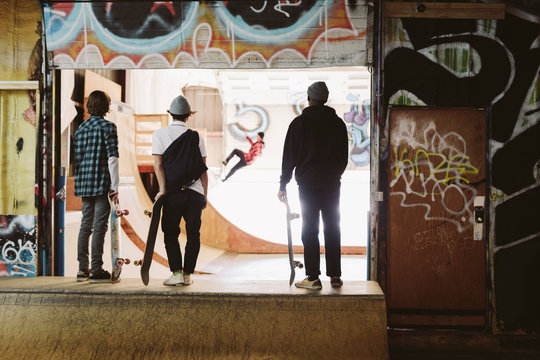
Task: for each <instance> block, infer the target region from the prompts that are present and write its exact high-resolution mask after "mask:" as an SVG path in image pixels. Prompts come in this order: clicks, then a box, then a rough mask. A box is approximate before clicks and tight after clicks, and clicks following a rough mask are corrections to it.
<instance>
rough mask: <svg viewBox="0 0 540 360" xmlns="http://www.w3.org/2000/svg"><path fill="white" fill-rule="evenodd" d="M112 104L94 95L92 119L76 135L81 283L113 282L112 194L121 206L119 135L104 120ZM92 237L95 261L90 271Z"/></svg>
mask: <svg viewBox="0 0 540 360" xmlns="http://www.w3.org/2000/svg"><path fill="white" fill-rule="evenodd" d="M110 104H111V99H110V98H109V95H107V93H105V92H103V91H99V90H96V91H93V92H92V93H91V94H90V96H88V101H87V103H86V109H87V110H88V113H89V114H90V118H89V119H88V120H86V121H85V122H83V123H82V124H81V126H79V127H78V128H77V131H75V135H74V144H73V145H74V147H75V196H78V197H82V219H81V228H80V230H79V239H78V243H77V253H78V255H77V260H78V261H79V272H78V273H77V281H85V280H88V279H90V282H108V281H111V274H110V273H109V272H108V271H107V270H104V269H103V268H102V265H103V243H104V242H105V233H106V232H107V227H108V221H109V213H110V212H111V206H110V205H109V199H108V198H107V197H108V196H109V194H110V195H111V198H112V199H113V202H114V203H115V204H118V182H119V175H118V157H119V154H118V135H117V131H116V125H115V124H113V123H112V122H110V121H107V120H105V119H104V118H103V116H105V114H107V113H108V112H109V107H110ZM90 235H92V261H91V264H90V265H91V266H90V267H89V261H88V255H89V254H88V245H89V238H90Z"/></svg>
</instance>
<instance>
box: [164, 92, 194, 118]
mask: <svg viewBox="0 0 540 360" xmlns="http://www.w3.org/2000/svg"><path fill="white" fill-rule="evenodd" d="M168 111H169V114H172V115H187V114H189V113H190V112H191V106H190V105H189V101H188V100H187V99H186V98H185V97H183V96H182V95H179V96H177V97H175V98H174V100H173V101H172V102H171V106H170V108H169V110H168Z"/></svg>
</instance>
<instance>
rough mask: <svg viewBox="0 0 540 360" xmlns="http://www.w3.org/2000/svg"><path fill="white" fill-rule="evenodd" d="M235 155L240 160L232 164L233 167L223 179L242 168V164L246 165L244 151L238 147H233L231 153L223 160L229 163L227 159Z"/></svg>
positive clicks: (229, 159)
mask: <svg viewBox="0 0 540 360" xmlns="http://www.w3.org/2000/svg"><path fill="white" fill-rule="evenodd" d="M234 155H236V156H238V157H239V158H240V160H239V161H238V164H236V165H234V167H233V168H232V169H231V170H230V171H229V173H228V174H227V176H226V177H225V179H223V181H227V179H228V178H230V177H231V176H232V175H233V174H234V173H235V172H236V171H237V170H238V169H241V168H243V167H244V166H246V165H247V164H246V159H245V158H244V152H243V151H242V150H239V149H234V150H233V151H232V152H231V154H230V155H229V156H228V157H227V159H226V160H225V162H227V163H229V161H231V159H232V158H233V156H234Z"/></svg>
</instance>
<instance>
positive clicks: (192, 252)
mask: <svg viewBox="0 0 540 360" xmlns="http://www.w3.org/2000/svg"><path fill="white" fill-rule="evenodd" d="M203 205H204V196H203V195H201V194H199V193H198V192H196V191H193V190H183V191H179V192H175V193H170V194H168V195H167V198H166V199H165V203H164V204H163V215H162V219H161V229H162V230H163V234H164V238H165V250H166V251H167V258H168V259H169V268H170V269H171V271H173V272H174V271H180V270H182V251H181V250H180V244H179V243H178V235H180V221H181V220H182V218H184V221H185V223H186V237H187V243H186V251H185V257H184V267H183V269H184V273H187V274H193V272H194V271H195V265H196V264H197V257H198V256H199V250H200V248H201V236H200V235H201V234H200V229H201V215H202V209H203Z"/></svg>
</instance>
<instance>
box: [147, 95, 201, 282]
mask: <svg viewBox="0 0 540 360" xmlns="http://www.w3.org/2000/svg"><path fill="white" fill-rule="evenodd" d="M168 112H169V113H170V114H171V116H172V118H173V121H172V123H171V124H170V125H169V126H167V127H164V128H162V129H158V130H156V131H154V134H153V136H152V155H153V158H154V171H155V173H156V177H157V180H158V184H159V192H158V193H157V194H156V197H155V200H157V199H158V198H159V197H161V196H163V195H165V194H166V195H167V197H166V199H165V201H164V203H163V213H162V219H161V228H162V230H163V233H164V239H165V249H166V251H167V257H168V260H169V268H170V269H171V272H172V275H171V276H170V277H169V278H168V279H167V280H165V281H164V282H163V284H164V285H170V286H175V285H190V284H191V283H192V282H193V281H192V280H191V274H193V272H194V271H195V265H196V263H197V257H198V256H199V249H200V246H201V242H200V228H201V215H202V210H203V209H204V208H206V203H207V194H208V174H207V173H206V170H205V169H206V165H205V164H206V146H205V144H204V140H203V139H202V138H201V137H200V136H199V140H198V144H199V146H198V148H199V151H200V157H202V163H203V164H202V166H203V168H204V172H202V175H200V178H198V179H194V180H192V181H190V182H189V183H187V184H176V185H178V186H175V187H171V186H170V182H168V181H169V179H170V174H171V172H172V171H174V170H175V169H172V168H169V169H167V166H164V156H163V155H164V153H166V151H167V149H169V147H170V146H171V144H173V143H174V142H175V140H177V139H178V138H179V137H180V136H181V135H184V134H185V133H186V132H187V131H188V127H187V126H186V121H187V120H188V119H189V117H190V116H191V115H193V114H195V112H194V111H191V106H190V104H189V102H188V101H187V99H186V98H185V97H183V96H182V95H180V96H178V97H176V98H175V99H174V100H173V101H172V103H171V106H170V108H169V110H168ZM193 133H194V134H197V133H196V132H193ZM188 134H189V133H188ZM188 134H186V135H188ZM197 135H198V134H197ZM197 135H195V136H197ZM170 151H171V149H169V152H170ZM178 155H179V156H178ZM183 155H186V156H193V153H189V152H186V154H174V156H175V157H176V158H180V159H181V157H182V156H183ZM195 155H196V156H199V154H195ZM177 161H178V160H177ZM165 165H166V164H165ZM167 174H168V175H169V176H167ZM171 189H172V190H171ZM182 218H184V221H185V223H186V237H187V243H186V249H185V256H184V264H183V266H182V252H181V250H180V245H179V243H178V235H179V234H180V221H181V219H182Z"/></svg>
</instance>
